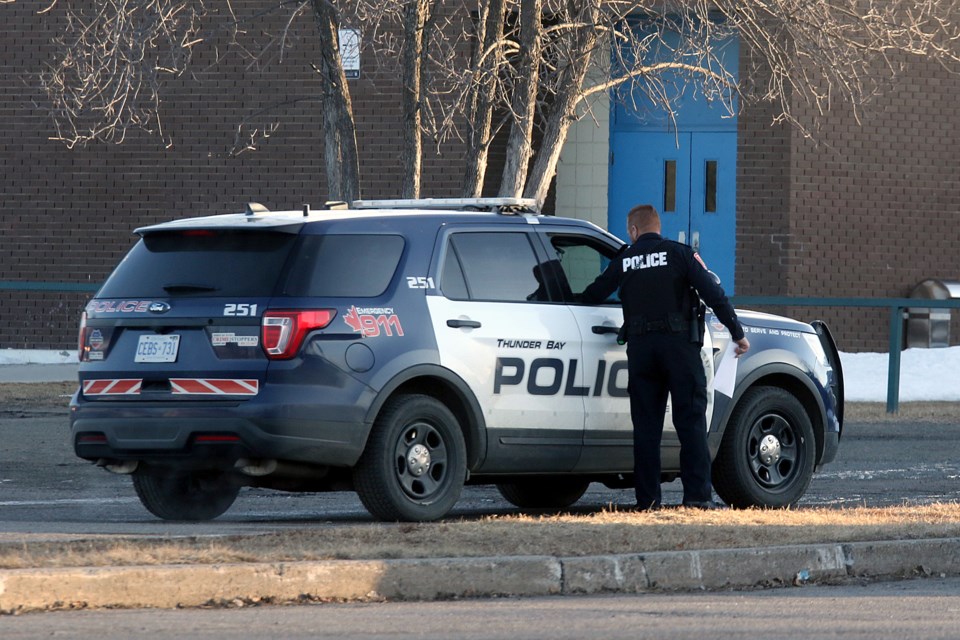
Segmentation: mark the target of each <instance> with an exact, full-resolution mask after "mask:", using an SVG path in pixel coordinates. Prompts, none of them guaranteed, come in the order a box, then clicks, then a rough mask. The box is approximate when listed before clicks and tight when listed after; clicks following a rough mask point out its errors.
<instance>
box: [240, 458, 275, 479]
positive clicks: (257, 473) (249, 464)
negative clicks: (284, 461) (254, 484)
mask: <svg viewBox="0 0 960 640" xmlns="http://www.w3.org/2000/svg"><path fill="white" fill-rule="evenodd" d="M233 466H234V468H236V469H238V470H239V471H240V473H242V474H244V475H247V476H254V477H257V478H259V477H261V476H268V475H270V474H271V473H273V472H274V471H276V470H277V461H276V460H250V459H249V458H240V459H239V460H237V462H236V464H235V465H233Z"/></svg>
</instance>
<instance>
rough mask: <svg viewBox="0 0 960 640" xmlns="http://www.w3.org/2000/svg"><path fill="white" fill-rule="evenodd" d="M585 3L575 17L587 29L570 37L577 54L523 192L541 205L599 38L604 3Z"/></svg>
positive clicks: (562, 81) (565, 73)
mask: <svg viewBox="0 0 960 640" xmlns="http://www.w3.org/2000/svg"><path fill="white" fill-rule="evenodd" d="M585 4H586V6H584V7H583V10H582V11H581V12H580V14H579V15H578V16H575V17H574V20H576V21H577V22H579V24H582V25H584V26H581V27H579V28H577V29H576V30H575V31H574V33H573V34H572V35H571V42H570V47H571V50H572V51H573V52H574V53H573V54H572V55H570V56H567V60H569V63H568V64H567V66H566V67H565V68H564V69H563V71H562V74H561V78H560V83H559V85H558V86H559V90H558V91H557V95H556V96H555V99H554V102H553V105H551V109H550V114H549V116H548V117H547V122H546V127H545V131H544V134H543V141H542V142H541V143H540V150H539V152H538V153H537V160H536V162H534V165H533V169H532V171H531V172H530V178H529V179H528V180H527V186H526V188H525V189H524V193H523V195H524V197H525V198H535V199H536V201H537V202H538V203H539V204H541V205H542V204H543V201H544V200H546V198H547V192H548V191H549V190H550V181H551V180H552V179H553V176H554V174H556V172H557V162H558V161H559V160H560V152H561V151H562V150H563V144H564V142H566V140H567V132H568V131H569V130H570V125H571V124H573V123H574V122H576V120H577V115H576V111H577V105H578V104H579V102H580V97H581V94H582V89H583V81H584V78H585V77H586V75H587V70H588V69H589V68H590V60H591V54H592V52H593V49H594V47H595V46H596V43H597V39H598V32H597V29H596V27H595V26H594V25H596V24H597V19H598V18H599V11H600V4H601V0H589V2H588V3H585Z"/></svg>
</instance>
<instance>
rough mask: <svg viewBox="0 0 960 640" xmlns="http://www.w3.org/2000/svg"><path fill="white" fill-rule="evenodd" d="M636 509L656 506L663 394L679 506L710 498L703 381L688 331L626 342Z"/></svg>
mask: <svg viewBox="0 0 960 640" xmlns="http://www.w3.org/2000/svg"><path fill="white" fill-rule="evenodd" d="M627 360H628V368H629V372H630V381H629V389H630V415H631V417H632V419H633V459H634V477H635V479H636V490H637V506H639V507H651V506H659V505H660V439H661V437H662V436H663V419H664V412H665V411H666V405H667V393H668V392H669V394H670V397H671V399H672V412H673V423H674V426H675V427H676V429H677V436H678V437H679V439H680V478H681V481H682V482H683V501H684V502H685V503H686V502H705V501H708V500H711V499H712V488H711V484H710V451H709V449H708V447H707V424H706V417H705V412H706V409H707V389H706V377H705V376H704V372H703V363H702V361H701V360H700V347H699V346H698V345H696V344H693V343H691V342H690V339H689V337H688V335H687V332H685V331H684V332H683V333H646V334H643V335H637V336H630V337H629V339H628V341H627Z"/></svg>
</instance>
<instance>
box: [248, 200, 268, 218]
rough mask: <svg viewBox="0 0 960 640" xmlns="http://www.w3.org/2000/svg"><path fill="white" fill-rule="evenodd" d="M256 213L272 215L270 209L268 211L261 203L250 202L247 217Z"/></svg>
mask: <svg viewBox="0 0 960 640" xmlns="http://www.w3.org/2000/svg"><path fill="white" fill-rule="evenodd" d="M255 213H270V209H267V208H266V207H265V206H263V205H262V204H260V203H259V202H248V203H247V215H248V216H252V215H254V214H255Z"/></svg>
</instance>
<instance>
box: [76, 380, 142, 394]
mask: <svg viewBox="0 0 960 640" xmlns="http://www.w3.org/2000/svg"><path fill="white" fill-rule="evenodd" d="M141 384H143V380H141V379H139V378H136V379H126V378H123V379H120V380H84V381H83V395H85V396H135V395H137V394H139V393H140V385H141Z"/></svg>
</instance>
